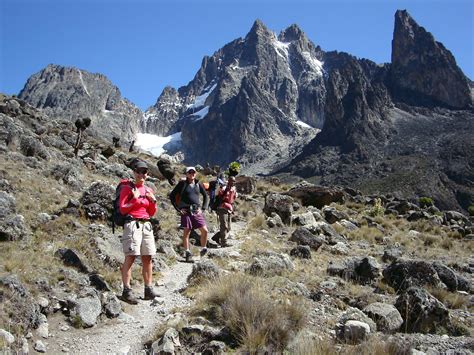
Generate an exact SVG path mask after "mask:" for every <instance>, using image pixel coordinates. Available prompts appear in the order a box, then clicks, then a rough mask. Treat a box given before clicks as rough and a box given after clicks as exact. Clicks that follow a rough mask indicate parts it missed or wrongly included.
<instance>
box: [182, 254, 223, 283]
mask: <svg viewBox="0 0 474 355" xmlns="http://www.w3.org/2000/svg"><path fill="white" fill-rule="evenodd" d="M220 273H221V271H220V269H219V267H218V266H217V265H216V264H214V263H213V262H212V261H210V260H204V261H201V262H200V263H196V264H194V265H193V270H192V271H191V274H190V275H189V276H188V283H189V284H190V285H192V284H197V283H200V282H202V281H203V280H211V279H214V278H217V277H218V276H219V275H220Z"/></svg>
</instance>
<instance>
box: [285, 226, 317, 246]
mask: <svg viewBox="0 0 474 355" xmlns="http://www.w3.org/2000/svg"><path fill="white" fill-rule="evenodd" d="M290 241H292V242H295V243H296V244H298V245H307V246H309V247H310V248H311V249H313V250H318V249H319V248H320V247H321V245H323V243H324V239H322V238H321V237H319V236H316V235H314V234H313V233H311V232H310V231H309V230H308V229H307V228H305V227H299V228H297V229H295V231H294V232H293V233H292V234H291V237H290Z"/></svg>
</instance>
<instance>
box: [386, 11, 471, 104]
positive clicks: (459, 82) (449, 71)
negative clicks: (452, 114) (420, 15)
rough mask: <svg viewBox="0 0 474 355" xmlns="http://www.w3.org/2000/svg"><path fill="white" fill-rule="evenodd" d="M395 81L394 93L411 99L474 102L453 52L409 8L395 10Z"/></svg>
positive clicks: (393, 84) (438, 102) (415, 100)
mask: <svg viewBox="0 0 474 355" xmlns="http://www.w3.org/2000/svg"><path fill="white" fill-rule="evenodd" d="M391 81H392V88H393V94H394V95H395V96H396V97H397V98H399V99H402V100H404V101H408V102H409V103H416V104H420V103H424V104H430V103H431V104H438V105H444V106H448V107H453V108H466V107H468V106H469V105H471V104H472V102H471V95H470V88H469V84H468V79H467V78H466V77H465V75H464V74H463V72H462V71H461V69H459V67H458V66H457V64H456V60H455V59H454V57H453V55H452V54H451V52H450V51H449V50H447V49H446V48H445V47H444V46H443V44H442V43H440V42H437V41H435V39H434V37H433V35H432V34H431V33H429V32H428V31H426V30H425V29H424V28H423V27H421V26H419V25H418V24H417V23H416V22H415V20H413V18H412V17H411V16H410V15H409V14H408V12H407V11H406V10H403V11H402V10H399V11H397V12H396V13H395V30H394V32H393V40H392V66H391Z"/></svg>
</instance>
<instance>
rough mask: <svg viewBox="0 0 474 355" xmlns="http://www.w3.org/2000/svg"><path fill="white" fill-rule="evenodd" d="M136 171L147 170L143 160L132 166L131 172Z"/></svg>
mask: <svg viewBox="0 0 474 355" xmlns="http://www.w3.org/2000/svg"><path fill="white" fill-rule="evenodd" d="M137 169H148V165H147V163H145V162H144V161H143V160H140V161H137V162H136V163H135V165H134V166H133V170H137Z"/></svg>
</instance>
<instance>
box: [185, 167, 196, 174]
mask: <svg viewBox="0 0 474 355" xmlns="http://www.w3.org/2000/svg"><path fill="white" fill-rule="evenodd" d="M191 170H192V171H194V172H196V168H195V167H194V166H188V167H187V168H186V174H187V173H189V172H190V171H191Z"/></svg>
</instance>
